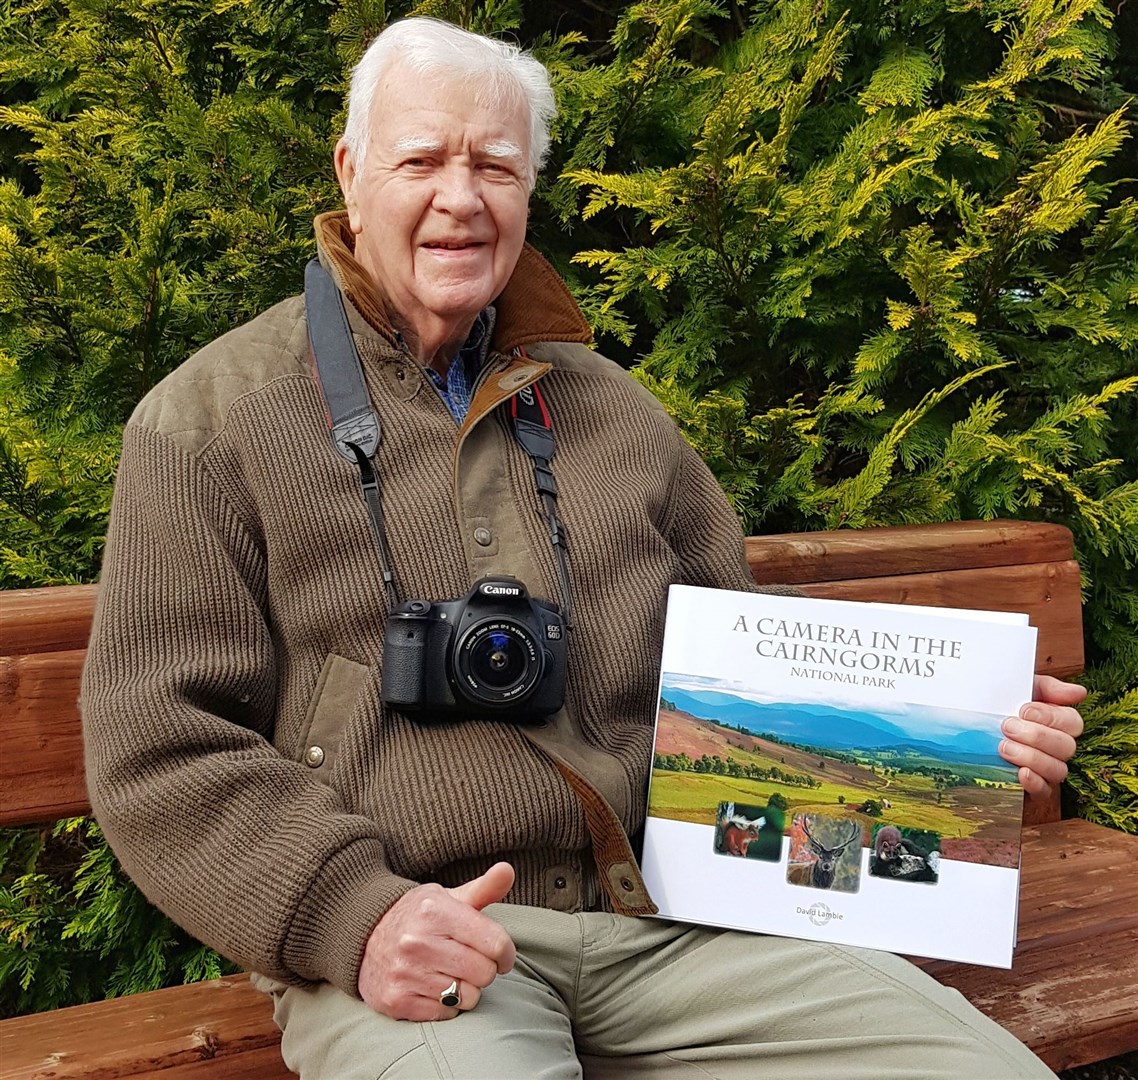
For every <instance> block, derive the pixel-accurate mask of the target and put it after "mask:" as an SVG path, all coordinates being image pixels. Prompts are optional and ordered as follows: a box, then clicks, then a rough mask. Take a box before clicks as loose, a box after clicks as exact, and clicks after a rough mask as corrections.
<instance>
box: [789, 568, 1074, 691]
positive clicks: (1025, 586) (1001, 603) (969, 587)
mask: <svg viewBox="0 0 1138 1080" xmlns="http://www.w3.org/2000/svg"><path fill="white" fill-rule="evenodd" d="M798 587H799V588H800V589H802V591H803V592H805V593H806V594H808V595H809V596H821V597H826V598H828V599H831V600H876V601H882V602H885V603H890V604H927V605H930V606H932V607H960V608H979V609H981V610H984V611H1023V612H1026V613H1027V614H1028V615H1029V616H1030V617H1031V623H1032V625H1033V626H1036V627H1038V628H1039V644H1038V648H1037V651H1036V661H1035V662H1036V670H1037V671H1040V672H1043V673H1045V674H1048V675H1056V676H1064V675H1074V674H1076V673H1077V672H1080V671H1082V670H1083V615H1082V608H1081V605H1080V596H1079V564H1078V563H1076V562H1059V563H1030V564H1027V565H1021V566H998V567H990V568H987V569H980V570H944V571H938V572H936V573H932V574H904V575H901V576H898V577H877V578H863V579H861V580H857V581H823V582H815V583H801V584H800V585H799V586H798Z"/></svg>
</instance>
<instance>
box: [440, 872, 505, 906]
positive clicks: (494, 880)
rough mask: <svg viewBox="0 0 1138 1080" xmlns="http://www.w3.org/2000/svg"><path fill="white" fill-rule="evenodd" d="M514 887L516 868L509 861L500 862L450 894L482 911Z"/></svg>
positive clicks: (502, 897) (452, 890)
mask: <svg viewBox="0 0 1138 1080" xmlns="http://www.w3.org/2000/svg"><path fill="white" fill-rule="evenodd" d="M513 887H514V868H513V867H512V866H511V865H510V864H509V863H508V862H498V863H495V864H494V865H493V866H491V867H490V869H489V870H487V871H486V873H484V874H483V875H482V876H481V877H476V878H475V879H474V880H473V881H467V882H465V883H464V884H462V885H459V886H457V887H456V888H454V889H451V890H450V894H451V896H453V897H455V898H456V899H459V900H461V901H462V902H463V903H465V904H469V905H470V906H471V907H472V908H474V909H475V910H476V911H481V910H482V909H483V908H484V907H486V906H487V905H489V904H496V903H497V902H498V901H499V900H502V899H504V898H505V896H506V893H508V892H509V891H510V890H511V889H512V888H513Z"/></svg>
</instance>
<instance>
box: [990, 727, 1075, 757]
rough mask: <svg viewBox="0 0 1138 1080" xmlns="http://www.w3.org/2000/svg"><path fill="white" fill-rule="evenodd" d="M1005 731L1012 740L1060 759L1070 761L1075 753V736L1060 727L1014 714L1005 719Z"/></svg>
mask: <svg viewBox="0 0 1138 1080" xmlns="http://www.w3.org/2000/svg"><path fill="white" fill-rule="evenodd" d="M1003 731H1004V734H1005V735H1006V736H1007V737H1008V738H1009V739H1010V740H1011V741H1012V742H1017V743H1022V744H1023V745H1024V746H1030V747H1032V748H1033V749H1035V750H1039V751H1040V752H1041V753H1044V754H1047V755H1049V756H1050V757H1053V758H1058V759H1059V760H1060V761H1069V760H1070V759H1071V757H1072V756H1073V755H1074V753H1075V737H1074V736H1073V735H1070V734H1068V732H1067V731H1065V730H1063V729H1062V728H1060V727H1049V726H1047V725H1046V724H1041V723H1038V722H1037V721H1034V720H1020V719H1017V718H1016V717H1014V716H1013V717H1008V719H1006V720H1005V721H1004V723H1003Z"/></svg>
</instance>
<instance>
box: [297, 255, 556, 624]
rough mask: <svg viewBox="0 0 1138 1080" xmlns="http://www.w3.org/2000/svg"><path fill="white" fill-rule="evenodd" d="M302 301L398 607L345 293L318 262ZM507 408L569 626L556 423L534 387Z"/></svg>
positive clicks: (335, 431) (338, 443) (367, 403)
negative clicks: (528, 464) (528, 467)
mask: <svg viewBox="0 0 1138 1080" xmlns="http://www.w3.org/2000/svg"><path fill="white" fill-rule="evenodd" d="M304 302H305V316H306V319H307V321H308V342H309V346H310V348H311V351H312V359H313V364H314V366H315V369H316V381H317V383H318V385H319V386H320V392H321V394H322V395H323V397H324V407H325V414H326V416H327V419H328V428H329V431H330V433H331V436H332V445H333V446H334V447H335V449H336V453H337V454H339V455H340V457H342V458H344V459H345V460H347V461H351V462H353V463H354V464H355V465H356V467H357V468H358V469H359V471H360V491H361V492H362V494H363V499H364V503H365V505H366V506H367V511H368V518H369V519H370V521H371V531H372V536H373V538H374V540H375V549H376V554H377V555H378V556H379V567H380V571H381V573H382V575H383V585H384V589H385V590H386V592H387V602H388V605H389V607H391V608H393V607H395V606H396V604H397V603H398V597H397V595H396V591H395V578H394V575H393V574H392V572H391V558H390V555H389V553H388V548H387V531H386V529H385V527H384V521H383V500H382V498H381V497H380V489H379V476H378V474H377V473H376V471H375V466H374V465H373V463H372V458H373V457H374V456H375V453H376V451H377V450H378V449H379V443H380V438H381V432H380V426H379V417H378V416H376V414H375V410H374V409H373V408H372V405H371V398H370V397H369V396H368V392H367V384H366V383H365V382H364V374H363V365H362V364H361V363H360V354H359V352H358V351H357V350H356V344H355V342H354V341H353V340H352V331H351V328H350V327H349V326H348V317H347V314H346V313H345V311H344V301H343V298H342V297H341V295H340V290H339V289H338V288H337V287H336V283H335V282H334V281H333V280H332V278H331V277H330V276H329V274H328V272H327V271H326V270H325V269H324V268H323V267H322V266H321V265H320V263H319V262H318V261H317V260H316V259H312V260H310V261H309V263H308V265H307V266H306V267H305V268H304ZM522 355H524V351H523V353H522ZM509 406H510V417H511V420H512V424H513V432H514V438H515V439H516V440H517V442H518V445H520V446H521V448H522V450H524V451H525V453H526V454H527V455H528V457H529V458H530V460H531V461H532V462H533V476H534V485H535V486H536V488H537V494H538V498H539V499H540V500H541V505H542V509H543V510H544V511H545V517H546V521H547V523H548V525H549V539H550V542H551V543H552V545H553V550H554V553H555V555H556V559H557V575H558V579H559V585H560V587H561V606H562V615H563V616H564V619H565V625H566V626H567V627H568V628H570V629H572V625H573V624H572V620H571V618H570V614H571V600H570V591H569V562H568V535H567V533H566V531H565V526H564V525H563V524H562V523H561V521H560V519H559V518H558V516H557V481H556V479H555V478H554V476H553V466H552V464H551V463H552V461H553V455H554V453H555V452H556V449H557V444H556V441H555V440H554V437H553V421H552V420H551V419H550V415H549V409H548V408H547V407H546V404H545V399H544V398H543V397H542V396H541V391H540V390H539V389H538V387H537V384H536V383H533V384H531V385H529V386H525V387H523V388H522V389H521V390H520V391H519V392H518V393H516V394H515V395H514V396H513V397H512V398H511V399H510V401H509Z"/></svg>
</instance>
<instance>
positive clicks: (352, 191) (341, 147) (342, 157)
mask: <svg viewBox="0 0 1138 1080" xmlns="http://www.w3.org/2000/svg"><path fill="white" fill-rule="evenodd" d="M332 161H333V163H334V164H335V166H336V179H337V180H339V181H340V191H341V193H342V194H343V196H344V207H345V209H346V210H347V211H348V224H349V225H350V226H351V229H352V232H353V233H355V234H356V235H357V236H358V235H359V234H360V232H362V231H363V219H362V215H361V214H360V207H359V199H358V198H357V197H356V182H357V180H358V179H359V173H358V172H357V170H356V162H355V158H353V157H352V151H351V149H350V148H349V146H348V144H347V143H346V142H344V140H343V139H341V140H340V141H339V142H338V143H336V149H335V151H334V152H333V154H332Z"/></svg>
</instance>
